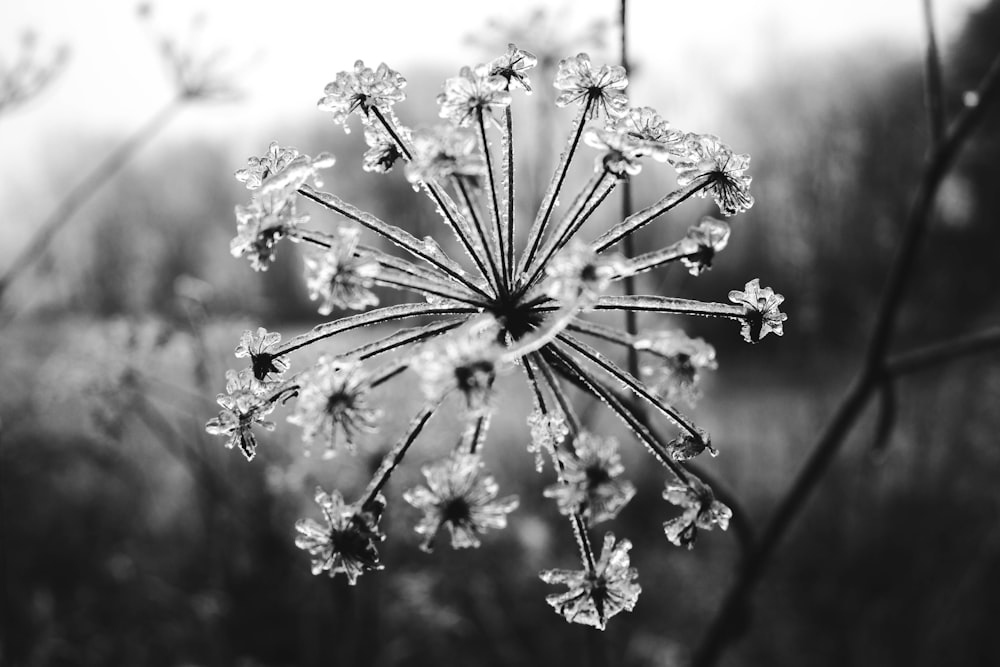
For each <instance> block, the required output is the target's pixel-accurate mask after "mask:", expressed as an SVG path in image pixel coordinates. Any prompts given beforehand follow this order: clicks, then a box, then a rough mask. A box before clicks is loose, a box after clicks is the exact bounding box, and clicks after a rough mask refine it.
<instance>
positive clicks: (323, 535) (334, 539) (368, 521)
mask: <svg viewBox="0 0 1000 667" xmlns="http://www.w3.org/2000/svg"><path fill="white" fill-rule="evenodd" d="M316 504H317V505H319V507H320V510H321V511H322V512H323V519H324V522H323V523H319V522H317V521H314V520H313V519H300V520H299V521H297V522H296V523H295V530H297V531H298V532H299V535H298V537H296V538H295V546H297V547H298V548H299V549H302V550H304V551H307V552H308V553H309V555H310V556H311V557H312V573H313V574H320V573H321V572H324V571H326V572H327V573H328V574H329V575H330V576H331V577H333V576H335V575H336V574H337V573H340V572H343V573H344V575H345V576H346V577H347V583H349V584H350V585H352V586H353V585H354V584H355V583H357V581H358V577H359V576H361V575H362V574H364V573H365V572H370V571H372V570H381V569H383V568H384V567H385V566H384V565H382V563H381V562H379V554H378V548H377V546H376V545H377V544H378V543H379V542H381V541H382V540H384V539H385V536H384V535H382V533H381V532H379V529H378V522H379V519H380V518H381V517H382V511H383V510H384V509H385V498H384V497H383V496H382V495H381V494H380V495H378V496H377V497H376V498H375V499H374V500H373V501H372V502H371V503H370V504H369V505H368V506H365V507H357V506H355V505H354V504H350V505H349V504H347V503H345V502H344V498H343V496H341V495H340V492H339V491H334V492H333V493H326V492H325V491H324V490H323V489H321V488H317V489H316Z"/></svg>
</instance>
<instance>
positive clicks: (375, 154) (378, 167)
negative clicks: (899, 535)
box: [361, 124, 403, 174]
mask: <svg viewBox="0 0 1000 667" xmlns="http://www.w3.org/2000/svg"><path fill="white" fill-rule="evenodd" d="M365 143H366V144H367V145H368V150H367V151H365V155H364V159H363V163H362V167H361V168H362V169H364V170H365V171H371V172H375V173H377V174H385V173H388V172H389V171H391V170H392V167H393V165H395V164H396V161H397V160H399V159H400V158H402V157H403V153H402V151H400V150H399V146H398V145H397V144H396V142H395V141H393V139H392V137H390V136H389V134H388V133H387V132H386V131H385V130H384V129H383V128H382V127H380V126H378V125H374V124H371V125H369V126H368V127H366V128H365Z"/></svg>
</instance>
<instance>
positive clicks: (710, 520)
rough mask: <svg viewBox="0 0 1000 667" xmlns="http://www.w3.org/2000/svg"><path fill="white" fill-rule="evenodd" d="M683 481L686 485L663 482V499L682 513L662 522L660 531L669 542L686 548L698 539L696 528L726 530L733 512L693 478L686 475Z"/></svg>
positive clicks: (700, 482)
mask: <svg viewBox="0 0 1000 667" xmlns="http://www.w3.org/2000/svg"><path fill="white" fill-rule="evenodd" d="M687 481H688V484H680V483H667V488H666V490H664V492H663V498H664V500H666V501H668V502H670V503H672V504H674V505H677V506H679V507H682V508H684V513H683V514H682V515H681V516H679V517H677V518H676V519H671V520H670V521H666V522H664V524H663V530H664V532H665V533H666V534H667V539H668V540H670V542H671V543H673V544H676V545H677V546H679V547H687V548H688V549H690V548H692V547H693V546H694V542H695V539H696V538H697V537H698V529H699V528H700V529H702V530H711V529H712V528H714V527H715V526H718V527H719V528H720V529H722V530H726V528H728V527H729V519H730V518H732V516H733V511H732V510H731V509H729V508H728V507H726V506H725V505H723V504H722V503H720V502H719V501H718V500H716V499H715V494H714V493H712V489H710V488H709V487H707V486H706V485H705V484H704V483H703V482H702V481H701V480H699V479H698V478H697V477H694V476H693V475H692V476H689V477H688V480H687Z"/></svg>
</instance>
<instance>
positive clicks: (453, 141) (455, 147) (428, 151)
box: [406, 125, 486, 183]
mask: <svg viewBox="0 0 1000 667" xmlns="http://www.w3.org/2000/svg"><path fill="white" fill-rule="evenodd" d="M475 150H476V137H475V136H473V135H472V134H471V133H469V132H468V131H467V130H462V129H460V128H457V127H455V126H453V125H438V126H437V127H435V128H434V129H433V130H425V131H418V132H416V133H414V135H413V160H412V161H411V162H409V163H408V164H407V165H406V178H407V179H408V180H409V181H410V182H411V183H420V182H424V183H433V182H442V183H443V182H445V181H447V180H448V179H449V178H451V177H452V176H457V177H461V178H466V179H472V181H473V182H478V180H479V178H480V177H481V176H482V175H483V174H484V173H485V171H486V165H485V164H484V162H483V158H482V156H481V155H479V154H477V153H476V152H475Z"/></svg>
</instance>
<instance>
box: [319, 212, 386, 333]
mask: <svg viewBox="0 0 1000 667" xmlns="http://www.w3.org/2000/svg"><path fill="white" fill-rule="evenodd" d="M359 234H360V230H359V229H357V228H356V227H339V228H337V230H336V231H335V232H334V235H333V236H331V237H330V238H329V243H330V247H329V249H327V250H326V251H325V252H322V253H319V254H317V255H313V256H312V257H306V259H305V265H306V288H307V289H308V290H309V298H310V299H311V300H313V301H315V300H317V299H320V298H322V303H321V304H320V306H319V313H320V314H321V315H329V314H330V313H332V312H333V311H334V309H335V308H345V309H347V310H364V309H365V308H368V307H369V306H375V305H378V297H377V296H375V293H374V292H372V290H371V288H372V287H373V286H374V284H375V280H374V279H375V276H377V275H378V273H379V265H378V263H377V262H376V261H375V260H374V259H372V258H370V257H366V256H365V255H364V254H363V253H358V252H357V248H358V237H359Z"/></svg>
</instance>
